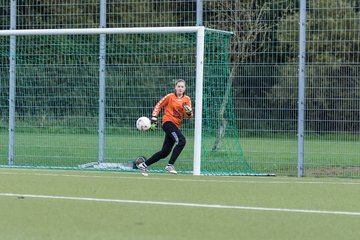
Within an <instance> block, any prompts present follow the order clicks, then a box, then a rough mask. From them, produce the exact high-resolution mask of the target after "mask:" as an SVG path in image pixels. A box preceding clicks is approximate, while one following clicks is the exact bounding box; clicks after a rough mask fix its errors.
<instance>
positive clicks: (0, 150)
mask: <svg viewBox="0 0 360 240" xmlns="http://www.w3.org/2000/svg"><path fill="white" fill-rule="evenodd" d="M199 29H200V30H201V29H202V31H203V33H204V34H203V35H204V36H201V34H199ZM9 32H10V31H9V30H7V31H0V59H1V62H2V65H1V68H0V78H1V80H0V81H1V93H0V108H1V111H0V112H1V115H0V117H1V125H0V127H1V129H0V130H1V131H0V134H1V139H7V141H1V146H0V155H1V160H0V161H1V162H0V164H1V165H2V166H12V167H36V168H38V167H45V168H74V169H79V168H80V169H82V168H98V169H112V170H114V169H118V170H124V171H135V170H134V169H133V161H134V160H135V158H136V157H137V156H146V157H150V156H151V155H152V154H153V153H155V152H156V151H158V150H160V149H161V146H162V143H163V139H164V133H163V131H162V130H161V128H159V129H158V130H157V131H154V132H150V131H147V132H140V131H137V130H136V126H135V122H136V119H137V118H139V117H141V116H147V117H150V116H151V112H152V110H153V107H154V105H155V104H156V102H157V101H158V100H160V99H161V98H162V97H163V96H164V95H166V94H167V93H169V92H171V91H173V87H174V85H173V81H174V79H178V78H182V79H185V80H186V82H187V95H189V96H190V97H191V98H192V101H193V105H194V106H193V107H194V110H195V118H194V119H191V120H184V122H183V125H182V131H183V133H184V135H185V136H186V138H187V145H186V146H185V149H184V150H183V152H182V154H181V155H180V157H179V159H178V160H177V162H176V168H177V170H178V171H179V172H183V173H196V172H197V173H201V174H227V175H231V174H256V173H255V172H254V171H253V170H252V168H251V166H250V165H249V164H248V163H247V161H246V160H245V158H244V154H243V150H242V148H241V144H240V138H239V131H238V129H237V126H236V116H235V113H234V108H233V103H232V92H231V79H230V74H229V52H228V48H229V41H230V38H231V34H230V33H228V32H223V31H216V30H210V29H205V30H204V28H196V27H192V28H168V29H167V28H158V29H157V28H144V29H141V28H139V29H70V30H69V29H68V30H64V29H63V30H12V31H11V34H10V33H9ZM10 35H12V37H10ZM11 38H12V39H11ZM199 38H203V39H202V41H201V39H199ZM199 44H200V45H199ZM199 47H200V48H202V49H203V50H204V51H203V56H199V52H200V53H201V51H199ZM201 59H203V61H201V62H199V60H201ZM199 78H202V79H200V80H201V81H200V80H199ZM200 83H202V85H201V86H199V84H200ZM199 89H200V90H201V92H200V94H199V92H198V91H199ZM199 99H201V101H199ZM200 105H201V106H200ZM200 110H201V111H200ZM159 116H160V117H161V116H162V113H160V115H159ZM197 118H198V120H199V119H200V122H198V123H197V122H196V121H197ZM159 121H161V119H159ZM8 129H9V130H8ZM199 129H201V132H198V130H199ZM7 130H8V131H7ZM199 134H200V136H199ZM194 153H195V154H194ZM166 163H167V159H164V160H161V161H159V162H158V163H156V164H154V165H152V166H151V167H150V171H163V169H164V166H165V165H166ZM196 168H199V169H198V170H196Z"/></svg>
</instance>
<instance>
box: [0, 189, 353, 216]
mask: <svg viewBox="0 0 360 240" xmlns="http://www.w3.org/2000/svg"><path fill="white" fill-rule="evenodd" d="M0 197H17V198H40V199H60V200H75V201H91V202H111V203H130V204H144V205H166V206H179V207H199V208H218V209H240V210H248V211H272V212H290V213H310V214H332V215H352V216H360V212H346V211H327V210H306V209H289V208H267V207H250V206H229V205H219V204H199V203H177V202H158V201H140V200H123V199H107V198H87V197H68V196H51V195H35V194H17V193H0Z"/></svg>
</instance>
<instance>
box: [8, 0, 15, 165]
mask: <svg viewBox="0 0 360 240" xmlns="http://www.w3.org/2000/svg"><path fill="white" fill-rule="evenodd" d="M10 29H11V30H15V29H16V0H12V1H11V5H10ZM9 58H10V59H9V60H10V69H9V81H10V83H9V152H8V164H9V165H13V164H14V163H15V100H16V99H15V98H16V36H10V56H9Z"/></svg>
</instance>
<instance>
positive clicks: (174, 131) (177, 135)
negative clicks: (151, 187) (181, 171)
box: [163, 123, 186, 174]
mask: <svg viewBox="0 0 360 240" xmlns="http://www.w3.org/2000/svg"><path fill="white" fill-rule="evenodd" d="M163 128H164V130H165V132H166V133H167V134H168V135H169V136H171V138H172V139H173V141H174V142H175V147H174V149H173V151H172V154H171V157H170V159H169V162H168V165H167V166H166V168H165V170H166V171H168V172H170V173H174V174H176V173H177V172H176V170H175V167H174V164H175V161H176V160H177V158H178V157H179V155H180V153H181V152H182V150H183V149H184V147H185V144H186V139H185V137H184V135H183V134H182V133H181V131H180V129H178V128H177V127H176V126H175V125H174V124H173V123H169V124H166V123H165V124H164V127H163Z"/></svg>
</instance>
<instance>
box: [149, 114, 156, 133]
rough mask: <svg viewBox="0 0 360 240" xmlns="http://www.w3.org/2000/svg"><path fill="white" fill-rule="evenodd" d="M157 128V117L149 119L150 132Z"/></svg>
mask: <svg viewBox="0 0 360 240" xmlns="http://www.w3.org/2000/svg"><path fill="white" fill-rule="evenodd" d="M156 128H157V117H154V116H153V117H151V125H150V131H155V130H156Z"/></svg>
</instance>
